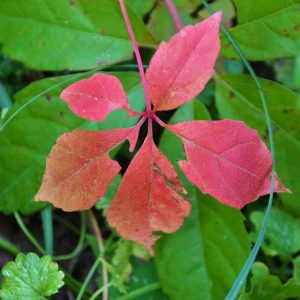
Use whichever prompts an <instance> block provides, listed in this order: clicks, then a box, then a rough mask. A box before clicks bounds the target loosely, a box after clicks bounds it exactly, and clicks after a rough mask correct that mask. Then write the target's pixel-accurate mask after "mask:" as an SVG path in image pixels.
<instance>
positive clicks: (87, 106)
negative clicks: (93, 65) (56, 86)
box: [60, 74, 129, 121]
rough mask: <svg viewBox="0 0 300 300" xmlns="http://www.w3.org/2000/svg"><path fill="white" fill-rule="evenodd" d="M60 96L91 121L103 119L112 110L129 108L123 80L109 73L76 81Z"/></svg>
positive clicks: (74, 110) (75, 110) (76, 111)
mask: <svg viewBox="0 0 300 300" xmlns="http://www.w3.org/2000/svg"><path fill="white" fill-rule="evenodd" d="M60 97H61V99H62V100H64V101H65V102H66V103H68V104H69V107H70V109H71V110H72V111H73V112H74V113H75V114H77V115H78V116H80V117H82V118H85V119H87V120H91V121H103V120H104V119H105V118H106V117H107V115H108V114H109V113H110V112H111V111H114V110H117V109H125V110H128V109H129V106H128V99H127V96H126V93H125V91H124V89H123V87H122V84H121V82H120V81H119V79H118V78H117V77H115V76H112V75H107V74H95V75H93V76H92V77H91V78H86V79H82V80H80V81H78V82H75V83H74V84H72V85H70V86H68V87H67V88H65V89H64V90H63V92H62V93H61V95H60Z"/></svg>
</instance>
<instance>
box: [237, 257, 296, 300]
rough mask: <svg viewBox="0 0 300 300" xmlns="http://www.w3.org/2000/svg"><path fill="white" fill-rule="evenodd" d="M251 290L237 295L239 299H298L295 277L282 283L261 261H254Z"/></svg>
mask: <svg viewBox="0 0 300 300" xmlns="http://www.w3.org/2000/svg"><path fill="white" fill-rule="evenodd" d="M252 274H253V277H252V279H251V290H250V292H249V293H247V294H245V295H243V296H241V297H239V300H288V299H299V297H300V285H299V284H298V283H297V282H296V281H295V279H290V280H289V281H288V282H287V283H285V284H282V283H281V281H280V279H279V278H278V277H277V276H274V275H271V274H269V271H268V268H267V266H266V265H264V264H263V263H255V264H254V265H253V267H252Z"/></svg>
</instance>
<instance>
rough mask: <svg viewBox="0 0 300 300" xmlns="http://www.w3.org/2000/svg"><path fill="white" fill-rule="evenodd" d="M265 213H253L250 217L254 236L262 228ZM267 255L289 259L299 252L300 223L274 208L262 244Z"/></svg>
mask: <svg viewBox="0 0 300 300" xmlns="http://www.w3.org/2000/svg"><path fill="white" fill-rule="evenodd" d="M264 217H265V213H264V212H261V211H256V212H253V213H252V214H251V216H250V219H251V221H252V223H253V224H254V226H255V233H256V236H257V234H258V232H259V230H260V228H261V227H262V224H263V221H264ZM263 249H264V251H265V252H266V253H267V254H269V255H280V256H283V257H289V256H292V255H293V254H295V253H297V252H298V251H300V221H299V220H298V219H296V218H294V217H293V216H292V215H290V214H289V213H287V212H285V211H283V210H281V209H279V208H276V207H274V208H273V210H272V212H271V216H270V222H269V224H268V227H267V231H266V236H265V240H264V244H263Z"/></svg>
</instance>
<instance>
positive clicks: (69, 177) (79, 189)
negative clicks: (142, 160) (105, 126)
mask: <svg viewBox="0 0 300 300" xmlns="http://www.w3.org/2000/svg"><path fill="white" fill-rule="evenodd" d="M138 131H139V127H135V128H124V129H114V130H107V131H87V130H74V131H72V132H70V133H66V134H63V135H61V136H60V137H59V138H58V140H57V143H56V145H55V146H54V147H53V148H52V150H51V153H50V155H49V157H48V159H47V166H46V171H45V174H44V177H43V181H42V186H41V188H40V190H39V191H38V193H37V194H36V196H35V198H34V200H35V201H48V202H51V203H52V204H53V205H54V206H55V207H58V208H61V209H63V210H65V211H77V210H85V209H89V208H91V207H92V206H93V205H95V203H96V202H97V201H98V200H99V198H100V197H102V196H103V195H104V194H105V191H106V189H107V187H108V185H109V184H110V182H111V181H112V180H113V178H114V177H115V176H116V175H117V174H118V173H119V171H120V169H121V168H120V166H119V164H118V162H116V161H114V160H112V159H110V158H109V156H108V152H109V151H110V150H111V149H112V148H114V147H115V146H116V145H118V144H120V143H121V142H122V141H124V140H125V139H128V140H129V141H130V149H131V151H132V150H133V149H134V147H135V144H136V140H137V136H138Z"/></svg>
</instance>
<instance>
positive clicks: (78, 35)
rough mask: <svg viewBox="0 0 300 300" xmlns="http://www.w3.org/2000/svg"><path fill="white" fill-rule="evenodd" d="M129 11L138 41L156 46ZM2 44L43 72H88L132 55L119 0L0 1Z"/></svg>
mask: <svg viewBox="0 0 300 300" xmlns="http://www.w3.org/2000/svg"><path fill="white" fill-rule="evenodd" d="M127 7H128V13H129V17H130V20H131V23H132V26H133V28H134V32H135V35H136V38H137V40H138V42H139V43H140V44H142V45H151V46H153V45H155V42H154V40H153V38H152V37H151V35H150V34H149V32H148V31H147V29H146V27H145V26H144V24H143V21H142V19H141V18H140V17H139V16H138V15H137V14H136V13H135V11H134V10H132V9H131V7H130V3H129V5H127ZM0 43H2V44H3V52H4V53H5V54H6V55H8V56H10V57H12V58H14V59H16V60H19V61H22V62H24V63H25V64H26V65H27V66H29V67H31V68H35V69H42V70H64V69H70V70H78V69H89V68H93V67H96V66H102V65H108V64H112V63H115V62H118V61H122V60H125V59H128V58H130V57H131V55H132V52H133V51H132V46H131V43H130V41H129V36H128V33H127V29H126V27H125V24H124V21H123V18H122V14H121V11H120V8H119V4H118V1H117V0H95V1H86V0H1V1H0Z"/></svg>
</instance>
